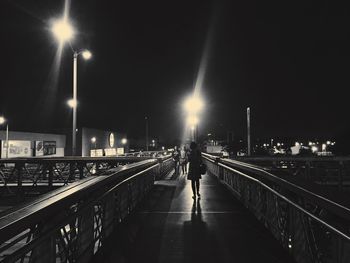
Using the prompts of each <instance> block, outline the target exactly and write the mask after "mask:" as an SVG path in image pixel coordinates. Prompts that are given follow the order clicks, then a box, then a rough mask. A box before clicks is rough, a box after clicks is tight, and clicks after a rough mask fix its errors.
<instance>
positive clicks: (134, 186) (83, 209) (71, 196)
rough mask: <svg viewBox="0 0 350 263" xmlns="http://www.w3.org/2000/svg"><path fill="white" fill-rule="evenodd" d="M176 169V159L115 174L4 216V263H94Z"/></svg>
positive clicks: (0, 238) (0, 237)
mask: <svg viewBox="0 0 350 263" xmlns="http://www.w3.org/2000/svg"><path fill="white" fill-rule="evenodd" d="M171 167H172V162H171V159H170V158H162V159H161V160H157V159H150V160H144V161H141V162H138V163H133V164H128V165H125V166H123V167H118V168H114V169H112V170H110V171H108V173H107V174H106V175H102V176H91V177H88V178H84V179H82V180H80V181H77V182H74V183H72V184H70V185H68V186H64V187H61V188H59V189H56V190H53V191H51V192H50V193H47V194H44V195H42V196H40V197H39V198H37V199H36V200H34V201H32V202H30V203H28V204H26V205H22V206H21V207H19V208H17V209H15V210H13V211H11V212H9V213H7V214H6V215H4V216H1V217H0V262H39V263H41V262H43V263H44V262H45V263H47V262H89V261H90V260H91V258H92V257H93V255H94V254H95V253H96V252H97V251H98V250H99V249H100V248H101V246H102V245H103V243H104V240H106V238H108V237H109V236H110V235H111V233H112V232H113V229H114V227H115V226H116V224H118V223H120V222H121V221H122V220H124V219H125V218H126V217H127V216H128V214H130V213H131V212H132V211H133V209H134V208H135V207H136V205H137V204H138V203H139V202H140V201H141V200H142V199H143V197H144V196H145V195H146V194H147V192H148V191H149V190H150V189H151V187H152V185H153V183H154V180H155V178H156V177H161V176H162V175H163V174H162V173H166V172H167V171H169V169H171Z"/></svg>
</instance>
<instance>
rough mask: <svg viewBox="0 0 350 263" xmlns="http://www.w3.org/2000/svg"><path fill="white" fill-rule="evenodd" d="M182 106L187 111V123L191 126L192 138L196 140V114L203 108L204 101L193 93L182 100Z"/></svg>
mask: <svg viewBox="0 0 350 263" xmlns="http://www.w3.org/2000/svg"><path fill="white" fill-rule="evenodd" d="M183 108H184V110H185V112H186V113H187V125H188V127H190V128H191V135H192V140H193V141H196V139H197V138H196V137H197V136H198V123H199V118H198V115H199V113H200V112H201V111H202V110H203V108H204V102H203V100H202V99H201V98H200V97H199V96H198V95H196V94H194V95H192V96H190V97H188V98H187V99H186V100H185V101H184V103H183ZM196 135H197V136H196Z"/></svg>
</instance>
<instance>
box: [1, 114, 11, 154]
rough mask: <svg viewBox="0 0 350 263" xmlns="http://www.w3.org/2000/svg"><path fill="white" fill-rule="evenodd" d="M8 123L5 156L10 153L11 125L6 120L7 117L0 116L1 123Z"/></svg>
mask: <svg viewBox="0 0 350 263" xmlns="http://www.w3.org/2000/svg"><path fill="white" fill-rule="evenodd" d="M5 123H6V140H5V145H4V146H5V148H6V153H5V158H6V159H7V158H8V155H9V125H8V123H7V122H6V119H5V117H4V116H0V125H4V124H5Z"/></svg>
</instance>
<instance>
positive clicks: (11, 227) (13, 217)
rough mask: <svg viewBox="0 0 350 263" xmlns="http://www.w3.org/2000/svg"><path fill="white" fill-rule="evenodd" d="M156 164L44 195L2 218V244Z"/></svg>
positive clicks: (141, 164)
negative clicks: (52, 214)
mask: <svg viewBox="0 0 350 263" xmlns="http://www.w3.org/2000/svg"><path fill="white" fill-rule="evenodd" d="M155 164H156V165H158V164H157V160H155V159H151V160H145V161H141V162H139V163H133V164H128V165H125V166H123V167H120V168H118V170H117V171H115V172H114V173H113V174H111V175H109V176H98V177H92V178H87V179H85V180H82V181H79V182H77V183H75V184H73V185H70V186H64V187H62V188H59V189H57V190H54V191H52V192H49V193H47V194H44V195H43V196H41V197H39V199H38V200H37V201H34V202H31V203H29V204H27V205H26V206H24V207H21V208H20V209H18V210H15V211H13V212H11V213H10V214H6V215H4V216H2V217H0V233H1V235H0V243H2V242H4V241H5V240H7V239H8V238H10V237H11V236H13V233H14V231H15V232H20V231H23V230H24V229H26V228H27V227H28V224H30V223H31V222H33V221H35V220H40V217H41V216H42V215H44V214H47V212H49V211H51V212H52V210H55V211H56V210H57V211H59V209H60V208H62V207H64V205H65V204H66V203H73V202H74V201H77V200H79V199H80V198H81V197H82V196H83V195H85V194H89V193H91V192H92V191H94V190H95V189H98V188H101V187H104V186H107V185H110V184H111V183H112V182H113V181H116V180H120V179H122V178H123V176H124V175H126V174H127V173H130V172H133V171H135V172H139V171H140V170H141V169H145V168H149V167H151V166H152V167H153V166H154V165H155Z"/></svg>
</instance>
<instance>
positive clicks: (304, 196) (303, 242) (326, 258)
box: [202, 153, 350, 263]
mask: <svg viewBox="0 0 350 263" xmlns="http://www.w3.org/2000/svg"><path fill="white" fill-rule="evenodd" d="M202 156H203V159H204V161H205V163H206V165H207V167H208V172H209V173H210V174H213V175H214V176H216V177H218V179H219V180H220V182H222V183H223V184H224V185H225V186H227V188H228V189H230V190H231V192H232V193H233V194H234V196H235V197H236V198H237V199H239V200H240V201H241V202H242V203H243V204H244V206H245V207H247V208H248V209H249V210H250V211H251V212H252V213H253V214H254V215H255V216H256V217H257V219H258V220H260V221H261V222H262V223H263V224H264V225H265V227H266V228H268V229H269V230H270V231H271V233H272V234H273V235H274V237H275V238H276V239H277V240H278V241H279V242H280V244H281V245H282V246H283V247H284V248H285V249H287V250H288V251H289V252H290V254H291V255H292V256H293V257H294V259H295V260H296V262H298V263H311V262H339V263H345V262H350V208H349V207H347V206H345V205H343V204H340V203H337V202H334V201H332V200H330V199H327V197H324V196H322V195H320V194H316V193H313V192H311V191H309V190H307V189H305V188H303V187H300V186H298V185H296V184H293V183H291V182H289V181H286V180H284V179H282V178H279V177H278V176H276V175H274V174H272V173H271V172H269V171H266V169H264V168H262V167H259V166H257V165H252V164H248V163H244V162H240V161H235V160H229V159H221V158H218V157H216V156H211V155H208V154H205V153H203V155H202Z"/></svg>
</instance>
